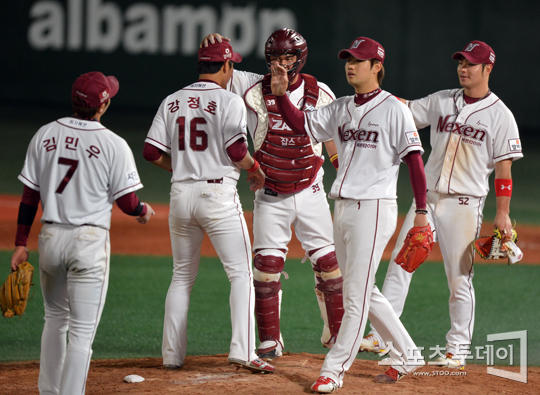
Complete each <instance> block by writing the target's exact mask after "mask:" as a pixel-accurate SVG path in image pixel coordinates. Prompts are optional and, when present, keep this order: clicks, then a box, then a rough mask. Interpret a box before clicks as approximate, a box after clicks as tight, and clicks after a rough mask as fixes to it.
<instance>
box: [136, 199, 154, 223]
mask: <svg viewBox="0 0 540 395" xmlns="http://www.w3.org/2000/svg"><path fill="white" fill-rule="evenodd" d="M144 204H145V205H146V214H144V215H141V216H139V217H137V218H135V219H136V220H137V222H138V223H140V224H142V225H145V224H146V223H147V222H148V221H150V217H151V216H152V215H155V214H156V213H155V211H154V210H153V209H152V207H151V206H150V205H149V204H148V203H144Z"/></svg>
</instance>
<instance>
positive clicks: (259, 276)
mask: <svg viewBox="0 0 540 395" xmlns="http://www.w3.org/2000/svg"><path fill="white" fill-rule="evenodd" d="M269 254H272V255H269ZM254 266H255V269H254V270H253V278H254V281H253V284H254V287H255V314H256V317H257V330H258V333H259V341H260V345H259V348H258V349H257V354H258V355H259V357H261V358H264V359H268V360H271V359H274V358H276V357H280V356H281V350H282V349H283V340H282V337H281V332H280V325H279V316H280V311H281V293H282V292H281V282H280V281H279V278H280V276H281V272H282V271H283V269H284V267H285V254H284V253H283V252H281V251H279V250H263V251H261V252H259V253H258V254H257V255H256V256H255V259H254Z"/></svg>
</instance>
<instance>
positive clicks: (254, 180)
mask: <svg viewBox="0 0 540 395" xmlns="http://www.w3.org/2000/svg"><path fill="white" fill-rule="evenodd" d="M265 178H266V176H265V175H264V173H263V171H262V170H261V168H260V167H259V168H258V169H257V171H255V172H253V173H248V175H247V180H248V182H249V189H250V190H251V191H253V192H255V191H258V190H259V189H261V188H262V187H263V186H264V180H265Z"/></svg>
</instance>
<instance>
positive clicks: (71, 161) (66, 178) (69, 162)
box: [56, 157, 79, 194]
mask: <svg viewBox="0 0 540 395" xmlns="http://www.w3.org/2000/svg"><path fill="white" fill-rule="evenodd" d="M58 164H59V165H67V166H69V169H68V171H67V173H66V175H65V176H64V178H62V181H61V182H60V185H58V188H56V193H60V194H61V193H62V192H64V188H65V187H66V185H67V184H68V182H69V180H71V177H73V174H74V173H75V170H77V166H78V165H79V161H78V160H75V159H68V158H62V157H60V158H58Z"/></svg>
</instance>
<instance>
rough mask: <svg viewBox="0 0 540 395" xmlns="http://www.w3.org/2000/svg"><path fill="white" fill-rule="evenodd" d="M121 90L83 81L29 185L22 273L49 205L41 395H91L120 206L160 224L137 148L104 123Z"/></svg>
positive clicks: (112, 83)
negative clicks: (33, 231) (143, 191)
mask: <svg viewBox="0 0 540 395" xmlns="http://www.w3.org/2000/svg"><path fill="white" fill-rule="evenodd" d="M118 88H119V84H118V80H117V79H116V78H115V77H113V76H108V77H105V76H104V75H103V74H102V73H100V72H90V73H86V74H83V75H81V76H80V77H79V78H77V80H76V81H75V83H74V84H73V89H72V106H73V111H74V115H73V116H71V117H65V118H60V119H58V120H56V121H54V122H51V123H49V124H47V125H45V126H43V127H42V128H40V129H39V130H38V132H37V133H36V134H35V135H34V137H33V138H32V141H31V142H30V145H29V147H28V152H27V153H26V159H25V162H24V167H23V169H22V171H21V174H20V175H19V180H21V182H22V183H23V184H24V192H23V197H22V201H21V204H20V206H19V217H18V220H17V224H18V225H17V236H16V240H15V245H16V247H15V252H14V253H13V256H12V257H11V268H12V269H13V270H16V269H17V267H18V266H19V264H20V263H22V262H24V261H26V260H28V251H27V250H26V244H27V240H28V235H29V234H30V228H31V226H32V223H33V222H34V218H35V216H36V212H37V208H38V204H39V201H40V200H41V206H42V208H43V216H42V217H41V222H42V223H43V224H44V225H43V227H42V229H41V232H40V234H39V273H40V281H41V289H42V292H43V301H44V305H45V326H44V328H43V335H42V337H41V356H40V371H39V383H38V386H39V393H40V394H47V395H52V394H55V395H56V394H60V395H74V394H84V392H85V387H86V378H87V375H88V368H89V366H90V357H91V356H92V342H93V341H94V337H95V335H96V330H97V327H98V324H99V321H100V317H101V313H102V311H103V306H104V304H105V297H106V295H107V286H108V282H109V261H110V244H109V228H110V224H111V210H112V205H113V202H114V201H116V203H117V205H118V207H120V209H121V210H122V211H123V212H125V213H126V214H128V215H131V216H134V217H135V219H136V220H137V221H138V222H139V223H141V224H145V223H147V222H148V220H149V219H150V216H151V215H153V214H154V211H153V210H152V208H151V207H150V205H149V204H147V203H141V202H140V201H139V199H138V198H137V196H136V195H135V192H134V191H136V190H138V189H140V188H142V184H141V182H140V180H139V175H138V173H137V168H136V167H135V161H134V159H133V154H132V152H131V150H130V148H129V146H128V145H127V143H126V141H125V140H124V139H122V138H121V137H119V136H117V135H116V134H114V133H113V132H112V131H110V130H109V129H107V128H106V127H105V126H103V125H102V124H101V122H100V121H101V118H102V116H103V114H105V112H106V111H107V109H108V108H109V105H110V103H111V98H112V97H114V96H115V95H116V94H117V93H118ZM66 332H69V334H68V336H67V338H68V343H67V347H66Z"/></svg>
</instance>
